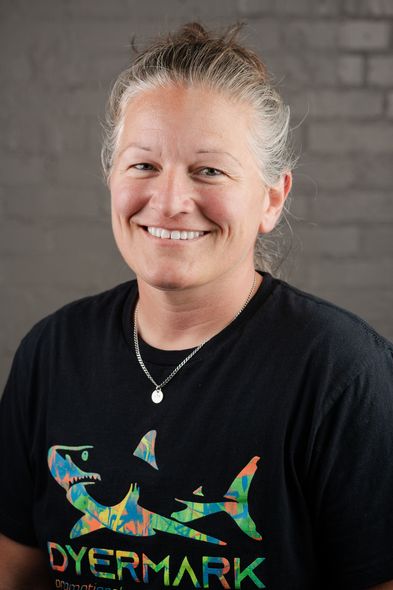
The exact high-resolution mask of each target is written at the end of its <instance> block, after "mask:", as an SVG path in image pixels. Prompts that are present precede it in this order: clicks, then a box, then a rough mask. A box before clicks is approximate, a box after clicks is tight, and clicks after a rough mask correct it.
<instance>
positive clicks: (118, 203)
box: [112, 183, 146, 218]
mask: <svg viewBox="0 0 393 590" xmlns="http://www.w3.org/2000/svg"><path fill="white" fill-rule="evenodd" d="M145 204H146V199H145V198H144V197H143V194H142V190H141V187H139V190H138V188H137V187H134V186H130V184H128V183H127V184H122V185H117V186H114V187H113V188H112V210H113V212H114V213H116V214H117V215H120V216H121V217H127V218H128V217H131V216H132V215H135V213H137V212H138V211H140V210H141V209H142V208H143V207H144V205H145Z"/></svg>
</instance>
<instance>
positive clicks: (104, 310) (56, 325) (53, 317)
mask: <svg viewBox="0 0 393 590" xmlns="http://www.w3.org/2000/svg"><path fill="white" fill-rule="evenodd" d="M135 289H136V281H127V282H125V283H121V284H120V285H117V286H115V287H113V288H111V289H108V290H106V291H103V292H101V293H97V294H94V295H89V296H87V297H83V298H81V299H77V300H75V301H72V302H70V303H67V304H66V305H64V306H62V307H61V308H59V309H57V310H56V311H54V312H53V313H51V314H49V315H47V316H45V317H44V318H42V319H41V320H40V321H39V322H37V323H36V324H35V325H34V326H33V327H32V328H31V329H30V330H29V332H28V333H27V334H26V335H25V336H24V338H23V339H22V341H21V344H20V347H19V349H22V350H25V351H30V352H32V351H33V350H34V349H36V348H37V346H39V347H40V348H41V347H42V346H44V347H45V343H47V345H48V346H50V345H51V343H53V340H54V339H59V338H64V339H67V340H68V341H69V340H70V338H71V339H74V342H75V345H76V346H77V344H78V340H80V339H83V338H84V336H85V335H91V336H94V334H97V331H99V330H101V331H102V330H105V329H107V328H108V326H109V325H113V323H114V322H116V321H118V322H119V323H121V318H122V313H123V310H124V305H125V303H126V301H127V298H129V297H130V296H131V295H132V293H133V291H134V290H135Z"/></svg>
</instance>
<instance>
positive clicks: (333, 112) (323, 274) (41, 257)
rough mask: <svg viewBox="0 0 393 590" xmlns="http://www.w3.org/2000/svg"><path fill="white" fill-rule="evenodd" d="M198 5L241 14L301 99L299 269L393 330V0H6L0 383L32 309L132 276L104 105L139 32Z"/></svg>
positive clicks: (1, 19) (318, 289)
mask: <svg viewBox="0 0 393 590" xmlns="http://www.w3.org/2000/svg"><path fill="white" fill-rule="evenodd" d="M193 18H199V19H202V20H204V21H205V22H207V23H211V24H220V23H222V24H225V23H230V22H233V21H234V20H236V19H243V20H246V21H247V22H248V24H249V26H248V28H247V30H246V31H245V39H246V41H247V42H248V43H249V44H250V45H251V46H253V47H254V48H255V49H257V50H258V51H259V52H260V53H261V54H262V55H263V56H264V58H265V60H266V62H267V64H268V66H270V68H271V69H272V70H273V72H274V73H275V77H276V80H277V83H278V85H279V88H280V89H281V91H282V93H283V94H284V96H285V97H286V99H287V100H288V102H289V103H290V104H291V105H292V111H293V124H294V126H296V127H297V129H296V142H297V145H298V146H299V149H301V152H302V157H301V160H300V163H299V166H298V168H297V171H296V174H295V185H294V190H293V193H292V194H293V202H292V210H293V216H292V217H291V219H290V223H291V226H292V229H293V232H294V237H293V245H292V250H291V253H290V255H289V258H288V259H287V261H286V263H285V264H284V266H283V268H284V270H285V272H286V273H287V275H286V276H287V278H288V280H289V281H291V282H293V283H294V284H296V285H298V286H299V287H301V288H303V289H306V290H309V291H311V292H314V293H316V294H319V295H320V296H323V297H325V298H328V299H330V300H332V301H334V302H336V303H338V304H339V305H342V306H344V307H346V308H348V309H351V310H353V311H354V312H355V313H358V314H359V315H361V316H362V317H364V318H365V319H366V320H368V321H369V322H370V323H371V324H372V325H373V326H375V327H376V328H377V330H378V331H380V332H381V333H382V334H384V335H386V336H388V337H389V338H391V339H392V338H393V316H392V311H391V308H392V303H393V297H392V294H393V251H392V250H393V248H392V246H393V194H392V184H393V159H392V156H393V154H392V151H393V52H392V43H393V42H392V37H393V30H392V29H393V27H392V19H393V2H392V0H165V2H159V1H158V0H144V1H143V2H141V1H140V0H111V1H108V0H34V2H32V1H31V0H2V1H1V3H0V88H1V91H0V129H1V133H0V216H1V221H0V257H1V258H0V259H1V269H0V286H1V331H0V385H2V384H3V383H4V381H5V378H6V374H7V373H8V369H9V365H10V361H11V358H12V355H13V353H14V351H15V348H16V346H17V344H18V342H19V340H20V338H21V337H22V336H23V335H24V334H25V333H26V331H27V330H28V329H29V327H30V326H31V325H32V324H33V323H34V322H36V321H37V320H38V319H39V318H41V317H42V316H44V315H46V314H48V313H49V312H51V311H53V310H54V309H56V308H58V307H59V306H60V305H62V304H63V303H65V302H67V301H70V300H72V299H75V298H77V297H81V296H83V295H85V294H89V293H94V292H97V291H99V290H103V289H105V288H108V287H110V286H112V285H113V284H115V283H116V282H119V281H122V280H126V279H127V278H128V277H129V276H130V272H129V269H128V268H127V267H126V266H125V264H124V263H123V262H122V260H121V259H120V256H119V255H118V254H117V251H116V247H115V245H114V242H113V239H112V236H111V229H110V220H109V197H108V193H107V190H106V188H105V187H104V185H103V182H102V179H101V171H100V165H99V144H100V134H101V131H100V125H99V118H100V117H102V114H103V107H104V103H105V99H106V94H107V90H108V87H109V84H110V81H111V80H113V78H114V76H115V75H116V74H117V73H118V72H119V71H120V69H121V68H123V67H124V66H125V65H126V64H127V56H128V48H127V46H128V42H129V40H130V38H131V37H132V35H133V34H135V33H136V34H137V36H138V37H137V38H138V39H140V41H143V40H144V39H146V38H149V37H151V36H152V35H154V34H155V33H157V32H159V31H163V30H167V29H169V28H173V27H175V26H177V25H178V24H180V23H181V22H184V21H186V20H190V19H193ZM300 123H301V124H300ZM299 124H300V125H299Z"/></svg>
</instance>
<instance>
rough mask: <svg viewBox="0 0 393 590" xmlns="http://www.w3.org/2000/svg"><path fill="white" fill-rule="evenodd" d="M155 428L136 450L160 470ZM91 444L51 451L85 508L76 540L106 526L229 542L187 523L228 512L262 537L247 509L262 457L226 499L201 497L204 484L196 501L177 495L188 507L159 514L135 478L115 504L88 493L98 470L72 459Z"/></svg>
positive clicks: (75, 502)
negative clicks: (141, 495)
mask: <svg viewBox="0 0 393 590" xmlns="http://www.w3.org/2000/svg"><path fill="white" fill-rule="evenodd" d="M155 439H156V431H155V430H151V431H149V432H148V433H146V434H145V435H144V436H143V437H142V439H141V441H140V443H139V444H138V446H137V448H136V449H135V451H134V455H135V456H136V457H138V458H140V459H142V460H143V461H145V462H146V463H148V464H149V465H151V466H152V467H153V468H154V469H158V466H157V462H156V459H155ZM93 448H94V447H93V446H92V445H82V446H65V445H54V446H52V447H51V448H50V449H49V452H48V465H49V470H50V472H51V474H52V476H53V478H54V479H55V480H56V482H57V483H58V484H59V485H60V486H61V487H62V488H64V489H65V490H66V497H67V500H68V501H69V502H70V503H71V504H72V506H74V507H75V508H77V509H78V510H80V511H81V512H82V513H83V516H82V517H81V518H80V519H79V520H78V521H77V522H76V523H75V525H74V526H73V528H72V530H71V532H70V538H71V539H74V538H77V537H80V536H82V535H86V534H88V533H91V532H93V531H96V530H98V529H102V528H107V529H109V530H111V531H113V532H115V533H121V534H125V535H132V536H138V537H145V536H151V535H155V534H156V532H157V531H160V532H164V533H169V534H173V535H180V536H182V537H187V538H189V539H194V540H197V541H204V542H208V543H214V544H217V545H226V542H225V541H222V540H220V539H218V538H215V537H212V536H210V535H206V534H204V533H202V532H200V531H197V530H195V529H193V528H190V527H189V526H187V525H186V524H183V523H185V522H189V521H193V520H196V519H199V518H203V517H206V516H209V515H210V514H215V513H216V512H221V511H222V512H225V513H227V514H228V515H230V516H231V517H232V518H233V519H234V521H235V522H236V524H237V525H238V526H239V527H240V529H241V530H242V531H243V532H244V533H245V534H246V535H248V536H249V537H251V538H252V539H254V540H261V538H262V537H261V536H260V535H259V533H258V532H257V530H256V526H255V523H254V521H253V520H252V518H251V516H250V514H249V511H248V502H247V498H248V490H249V487H250V485H251V481H252V478H253V476H254V474H255V471H256V469H257V461H258V459H259V457H254V458H253V459H251V461H249V463H248V464H247V465H246V467H244V469H242V471H241V472H240V473H239V474H238V475H237V476H236V478H235V479H234V481H233V483H232V484H231V486H230V487H229V489H228V491H227V493H226V494H225V496H224V499H223V500H222V501H219V502H203V501H202V500H201V498H203V492H202V486H200V487H199V488H198V489H197V490H195V492H194V494H195V495H197V496H198V500H199V501H198V502H193V501H186V500H178V501H179V502H181V503H182V504H185V505H186V507H185V508H183V509H182V510H179V511H177V512H173V513H172V515H171V517H166V516H162V515H160V514H156V513H155V512H152V511H150V510H147V509H146V508H144V507H143V506H141V505H140V503H139V486H138V484H137V483H131V485H130V488H129V490H128V492H127V494H126V496H125V497H124V498H123V500H121V501H120V502H119V503H118V504H116V505H114V506H104V505H103V504H100V503H99V502H97V501H96V500H95V499H94V498H93V497H92V496H91V495H90V494H89V493H88V492H87V489H86V488H87V486H91V485H94V484H95V483H96V482H97V481H101V476H100V475H99V474H98V473H92V472H86V471H84V470H83V469H81V468H80V467H78V465H76V464H75V463H74V461H73V460H72V458H71V456H70V453H73V454H74V453H75V452H76V453H77V454H78V463H79V460H80V462H83V461H87V460H88V458H89V451H90V449H93Z"/></svg>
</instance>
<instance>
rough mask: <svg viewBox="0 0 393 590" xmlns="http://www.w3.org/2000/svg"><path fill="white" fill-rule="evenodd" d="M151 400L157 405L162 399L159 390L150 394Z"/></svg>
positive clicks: (162, 396)
mask: <svg viewBox="0 0 393 590" xmlns="http://www.w3.org/2000/svg"><path fill="white" fill-rule="evenodd" d="M151 399H152V401H153V402H154V403H155V404H159V403H160V402H162V400H163V399H164V394H163V393H162V391H161V389H160V388H159V387H157V388H156V389H155V390H154V391H153V393H152V394H151Z"/></svg>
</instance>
